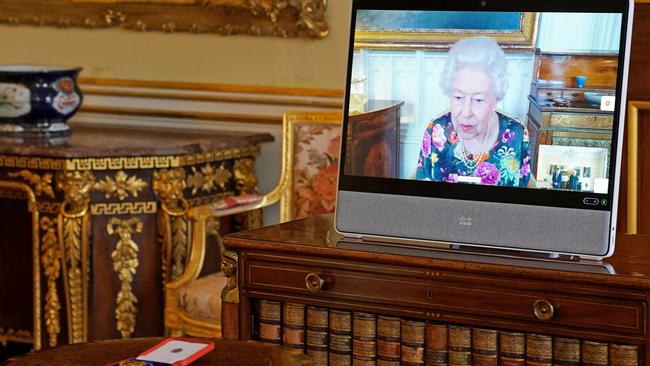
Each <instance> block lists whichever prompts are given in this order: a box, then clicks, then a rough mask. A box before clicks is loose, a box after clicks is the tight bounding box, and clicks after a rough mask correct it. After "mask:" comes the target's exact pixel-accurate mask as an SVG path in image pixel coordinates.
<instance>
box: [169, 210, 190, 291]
mask: <svg viewBox="0 0 650 366" xmlns="http://www.w3.org/2000/svg"><path fill="white" fill-rule="evenodd" d="M169 219H170V226H171V235H172V237H171V238H172V268H171V269H172V272H171V276H172V280H175V279H176V278H178V277H179V276H180V275H181V274H183V272H185V258H186V257H187V251H188V249H189V246H188V240H189V238H190V237H189V232H188V230H189V223H188V220H187V218H185V217H183V216H172V217H170V218H169Z"/></svg>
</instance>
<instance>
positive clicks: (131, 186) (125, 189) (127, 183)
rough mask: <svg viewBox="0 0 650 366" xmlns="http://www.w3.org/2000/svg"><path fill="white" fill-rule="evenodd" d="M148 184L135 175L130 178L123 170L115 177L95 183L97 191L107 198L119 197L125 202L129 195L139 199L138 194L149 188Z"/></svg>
mask: <svg viewBox="0 0 650 366" xmlns="http://www.w3.org/2000/svg"><path fill="white" fill-rule="evenodd" d="M147 185H148V184H147V182H145V181H143V180H142V179H140V178H138V177H137V176H135V175H132V176H130V177H129V176H128V174H126V172H124V171H123V170H120V171H118V172H117V173H116V174H115V177H111V176H106V177H104V180H100V181H98V182H97V183H95V187H94V188H95V189H96V190H98V191H101V192H103V193H104V197H105V198H107V199H108V198H111V197H113V196H115V197H117V199H119V200H120V201H124V200H125V199H126V198H127V197H129V195H131V196H133V197H138V193H140V191H142V190H143V189H144V188H145V187H147Z"/></svg>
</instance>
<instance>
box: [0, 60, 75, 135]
mask: <svg viewBox="0 0 650 366" xmlns="http://www.w3.org/2000/svg"><path fill="white" fill-rule="evenodd" d="M79 72H81V68H79V67H60V66H44V65H0V133H2V134H10V135H40V134H65V133H68V132H69V131H70V127H69V125H68V123H67V120H68V119H69V118H70V117H72V115H74V114H75V112H77V110H79V107H80V106H81V102H82V100H83V96H82V94H81V90H80V89H79V85H78V84H77V76H78V75H79Z"/></svg>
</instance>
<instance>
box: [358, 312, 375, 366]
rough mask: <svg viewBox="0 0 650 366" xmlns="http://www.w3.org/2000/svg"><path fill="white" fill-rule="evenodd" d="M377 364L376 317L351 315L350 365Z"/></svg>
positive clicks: (368, 365) (360, 314)
mask: <svg viewBox="0 0 650 366" xmlns="http://www.w3.org/2000/svg"><path fill="white" fill-rule="evenodd" d="M376 362H377V317H376V316H375V315H373V314H368V313H361V312H354V313H353V314H352V365H353V366H375V364H376Z"/></svg>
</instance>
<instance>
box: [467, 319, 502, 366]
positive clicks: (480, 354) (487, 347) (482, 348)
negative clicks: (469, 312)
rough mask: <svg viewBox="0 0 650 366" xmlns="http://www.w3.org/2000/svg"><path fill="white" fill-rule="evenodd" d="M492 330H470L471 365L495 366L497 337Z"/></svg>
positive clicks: (495, 332)
mask: <svg viewBox="0 0 650 366" xmlns="http://www.w3.org/2000/svg"><path fill="white" fill-rule="evenodd" d="M498 335H499V332H498V331H497V330H494V329H483V328H473V329H472V364H473V365H474V366H497V337H498Z"/></svg>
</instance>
